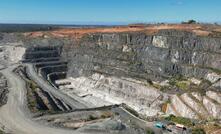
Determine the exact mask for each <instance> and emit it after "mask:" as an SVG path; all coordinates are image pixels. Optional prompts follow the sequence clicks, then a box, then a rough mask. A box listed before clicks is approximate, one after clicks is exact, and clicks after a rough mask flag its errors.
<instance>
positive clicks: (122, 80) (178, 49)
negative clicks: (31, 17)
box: [24, 30, 221, 118]
mask: <svg viewBox="0 0 221 134" xmlns="http://www.w3.org/2000/svg"><path fill="white" fill-rule="evenodd" d="M24 42H25V44H26V45H25V46H26V47H27V46H31V47H33V46H34V47H35V48H38V47H39V46H41V47H42V46H43V47H45V46H50V47H52V48H47V49H43V50H42V49H36V50H35V49H29V48H28V49H27V50H26V54H25V56H24V58H26V60H28V59H29V60H30V59H32V60H31V61H33V59H35V60H34V62H36V61H38V62H39V61H40V62H46V61H47V60H45V59H47V58H48V59H50V60H49V61H50V63H47V64H46V63H39V64H38V65H36V67H37V68H38V70H40V71H39V72H40V74H41V75H43V76H44V78H45V79H48V80H52V81H53V82H54V84H55V86H57V87H59V89H60V90H61V91H62V92H65V93H67V94H68V95H70V96H72V95H76V94H77V95H79V96H81V98H82V99H84V100H86V101H88V102H89V103H91V105H95V106H96V105H97V106H102V105H108V104H112V103H126V104H128V105H129V106H131V107H132V108H134V109H135V110H137V111H138V112H140V113H142V114H145V115H147V116H155V115H158V114H162V113H161V112H162V111H163V112H166V113H168V114H175V115H180V116H184V117H189V118H206V117H205V115H206V114H210V115H211V116H212V117H215V118H221V115H220V112H219V111H220V102H218V103H214V101H213V100H211V99H214V93H213V94H211V92H210V91H213V92H214V91H216V92H217V93H218V92H220V90H221V86H220V83H221V81H220V80H221V38H215V37H209V36H198V35H196V34H194V33H192V32H187V31H182V30H161V31H159V32H157V33H156V34H146V33H144V32H138V31H137V32H116V33H104V32H102V33H88V34H85V35H84V36H82V37H81V38H79V39H77V40H73V39H70V38H50V37H39V38H36V39H31V40H25V41H24ZM55 61H56V62H55ZM58 61H59V62H58ZM59 76H62V77H61V78H59ZM65 78H66V79H65ZM59 79H62V80H59ZM216 92H215V94H216ZM195 93H197V94H198V93H199V95H198V96H197V97H201V98H202V100H200V101H199V100H197V99H196V97H195V98H194V97H193V96H194V95H195ZM190 94H191V95H190ZM192 94H193V95H192ZM205 94H206V95H205ZM180 95H181V96H180ZM211 95H212V97H211ZM216 98H218V101H219V97H216ZM165 104H166V106H167V107H166V110H165V109H161V108H162V106H163V105H165ZM209 104H210V106H208V105H209ZM198 110H199V111H198Z"/></svg>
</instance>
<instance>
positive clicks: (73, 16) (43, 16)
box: [0, 0, 221, 24]
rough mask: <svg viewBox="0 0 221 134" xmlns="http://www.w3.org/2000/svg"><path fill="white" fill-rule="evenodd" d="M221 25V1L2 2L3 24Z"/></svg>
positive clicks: (62, 0) (8, 0)
mask: <svg viewBox="0 0 221 134" xmlns="http://www.w3.org/2000/svg"><path fill="white" fill-rule="evenodd" d="M189 19H195V20H197V21H200V22H221V0H0V23H64V24H73V23H76V24H78V23H79V24H80V23H82V24H99V23H100V24H103V23H108V24H111V23H113V24H114V23H134V22H181V21H185V20H189Z"/></svg>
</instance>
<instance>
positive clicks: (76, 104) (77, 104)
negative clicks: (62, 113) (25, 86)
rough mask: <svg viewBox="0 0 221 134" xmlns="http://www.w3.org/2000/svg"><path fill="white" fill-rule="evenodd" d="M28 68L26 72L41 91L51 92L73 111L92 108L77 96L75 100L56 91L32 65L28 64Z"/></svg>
mask: <svg viewBox="0 0 221 134" xmlns="http://www.w3.org/2000/svg"><path fill="white" fill-rule="evenodd" d="M26 67H27V70H26V71H27V74H28V76H29V77H30V79H31V80H33V81H34V82H36V83H37V84H38V85H39V86H40V87H41V89H43V90H45V91H47V92H50V93H52V94H53V95H54V96H55V97H57V98H59V99H61V100H63V101H64V102H65V103H66V104H68V105H69V106H71V107H72V109H83V108H88V107H91V106H90V105H89V104H87V102H84V101H83V100H82V99H81V98H80V97H78V96H75V97H74V98H73V97H70V96H68V95H66V94H64V93H62V92H60V91H59V90H57V89H55V88H54V87H53V86H51V85H50V84H49V83H47V81H46V80H44V79H43V78H41V77H39V76H38V74H37V72H36V71H35V69H34V67H33V65H32V64H26Z"/></svg>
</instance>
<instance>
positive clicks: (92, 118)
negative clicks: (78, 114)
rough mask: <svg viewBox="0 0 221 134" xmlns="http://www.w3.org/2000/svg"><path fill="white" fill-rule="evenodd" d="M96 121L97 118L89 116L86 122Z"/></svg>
mask: <svg viewBox="0 0 221 134" xmlns="http://www.w3.org/2000/svg"><path fill="white" fill-rule="evenodd" d="M96 119H97V117H94V116H93V115H89V117H88V120H89V121H90V120H96Z"/></svg>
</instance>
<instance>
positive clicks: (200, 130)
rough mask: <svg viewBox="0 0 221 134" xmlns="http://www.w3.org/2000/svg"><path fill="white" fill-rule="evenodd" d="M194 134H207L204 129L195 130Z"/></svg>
mask: <svg viewBox="0 0 221 134" xmlns="http://www.w3.org/2000/svg"><path fill="white" fill-rule="evenodd" d="M192 134H206V132H205V131H204V129H202V128H194V129H193V130H192Z"/></svg>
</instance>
